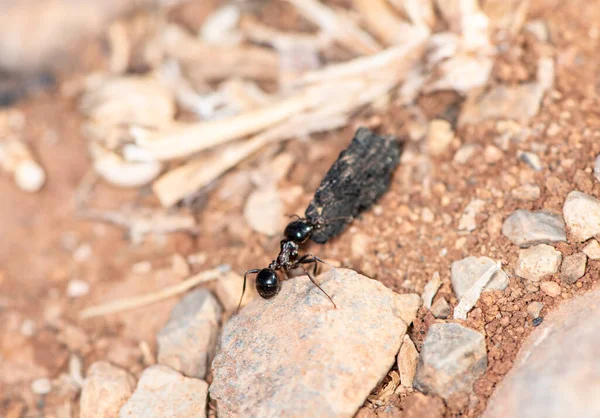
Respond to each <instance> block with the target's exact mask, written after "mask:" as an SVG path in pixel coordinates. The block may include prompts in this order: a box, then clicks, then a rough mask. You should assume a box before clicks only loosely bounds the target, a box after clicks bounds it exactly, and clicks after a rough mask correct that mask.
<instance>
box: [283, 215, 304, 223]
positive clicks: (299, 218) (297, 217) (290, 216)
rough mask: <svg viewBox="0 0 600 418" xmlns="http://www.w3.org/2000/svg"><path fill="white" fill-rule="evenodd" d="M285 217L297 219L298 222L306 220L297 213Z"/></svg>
mask: <svg viewBox="0 0 600 418" xmlns="http://www.w3.org/2000/svg"><path fill="white" fill-rule="evenodd" d="M285 216H287V217H288V218H296V220H297V221H299V220H301V219H304V218H302V217H301V216H298V215H296V214H295V213H286V214H285Z"/></svg>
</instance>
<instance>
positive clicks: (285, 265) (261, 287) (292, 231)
mask: <svg viewBox="0 0 600 418" xmlns="http://www.w3.org/2000/svg"><path fill="white" fill-rule="evenodd" d="M293 216H295V217H296V218H297V219H296V220H295V221H292V222H290V223H289V224H288V225H287V226H286V227H285V230H284V231H283V235H284V237H285V239H283V240H281V242H280V249H279V255H278V256H277V258H276V259H275V260H273V261H272V262H271V263H270V264H269V267H267V268H263V269H251V270H248V271H246V273H244V285H243V288H242V297H241V298H240V303H239V305H238V311H239V309H240V306H241V305H242V299H243V298H244V293H245V292H246V280H247V276H248V274H253V273H257V275H256V291H257V292H258V294H259V295H260V296H261V297H262V298H263V299H271V298H272V297H274V296H276V295H277V294H278V293H279V291H280V290H281V279H280V278H279V276H278V275H277V272H278V271H280V270H281V271H282V272H283V274H284V275H285V277H286V278H288V275H287V273H288V272H289V271H290V270H294V269H296V268H298V267H300V268H302V270H304V273H306V275H307V276H308V278H309V279H310V281H311V282H313V284H314V285H315V286H317V288H318V289H319V290H320V291H321V292H323V294H324V295H325V296H327V298H328V299H329V301H330V302H331V303H332V304H333V307H334V308H336V309H337V305H336V304H335V302H334V301H333V299H332V298H331V296H329V295H328V294H327V292H325V291H324V290H323V288H322V287H321V286H319V284H318V283H317V282H316V281H315V279H314V277H313V276H312V275H311V274H310V273H309V272H308V271H307V270H306V269H305V268H304V266H303V264H310V263H314V270H313V274H315V273H316V271H317V263H323V264H328V263H326V262H325V261H323V260H321V259H320V258H319V257H317V256H316V255H313V254H304V255H303V256H299V254H298V248H299V244H303V243H305V242H306V241H307V240H308V239H309V238H310V237H311V235H312V234H313V232H315V231H317V230H319V229H320V228H321V227H322V226H323V225H325V224H326V223H327V221H324V220H320V219H319V220H317V221H316V222H311V221H309V220H308V219H306V218H301V217H299V216H298V215H293ZM339 219H346V220H347V219H351V218H347V217H345V218H335V219H331V221H333V220H339Z"/></svg>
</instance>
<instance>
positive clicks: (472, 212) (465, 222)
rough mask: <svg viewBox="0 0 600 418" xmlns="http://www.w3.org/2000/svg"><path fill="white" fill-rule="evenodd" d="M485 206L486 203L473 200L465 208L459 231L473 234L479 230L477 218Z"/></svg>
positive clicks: (459, 222)
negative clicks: (476, 229) (472, 232)
mask: <svg viewBox="0 0 600 418" xmlns="http://www.w3.org/2000/svg"><path fill="white" fill-rule="evenodd" d="M484 206H485V201H484V200H480V199H473V200H471V201H470V202H469V204H468V205H467V207H466V208H465V210H464V212H463V214H462V216H461V218H460V220H459V221H458V230H459V231H467V232H471V231H474V230H475V228H477V222H476V219H475V218H476V217H477V215H478V214H479V212H480V211H481V209H483V207H484Z"/></svg>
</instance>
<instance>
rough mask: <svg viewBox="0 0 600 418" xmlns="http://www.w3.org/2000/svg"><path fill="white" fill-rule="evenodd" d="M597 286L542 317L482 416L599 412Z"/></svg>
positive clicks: (599, 309)
mask: <svg viewBox="0 0 600 418" xmlns="http://www.w3.org/2000/svg"><path fill="white" fill-rule="evenodd" d="M598 347H600V289H595V290H592V291H590V292H587V293H585V294H583V295H581V296H578V297H575V298H573V299H572V300H570V301H567V302H564V303H563V304H561V305H560V307H559V308H558V309H555V310H553V311H552V312H551V313H549V314H548V315H546V316H545V317H544V321H543V323H542V324H541V325H539V326H538V327H537V328H536V329H534V330H533V331H532V332H531V334H530V335H529V337H527V339H526V340H525V341H524V342H523V345H522V347H521V349H520V350H519V353H518V355H517V358H516V359H515V362H514V365H513V367H512V368H511V369H510V371H509V372H508V374H507V375H506V376H505V377H504V378H503V379H502V380H501V381H500V383H499V384H498V386H496V388H495V390H494V392H493V394H492V396H491V398H490V399H489V401H488V404H487V407H486V410H485V412H484V413H483V418H504V417H545V418H562V417H599V416H600V397H598V396H597V394H598V393H600V368H599V367H598Z"/></svg>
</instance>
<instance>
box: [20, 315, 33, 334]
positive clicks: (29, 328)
mask: <svg viewBox="0 0 600 418" xmlns="http://www.w3.org/2000/svg"><path fill="white" fill-rule="evenodd" d="M36 331H37V325H36V324H35V321H33V320H31V319H26V320H24V321H23V323H22V324H21V335H23V336H24V337H33V336H34V335H35V332H36Z"/></svg>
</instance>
